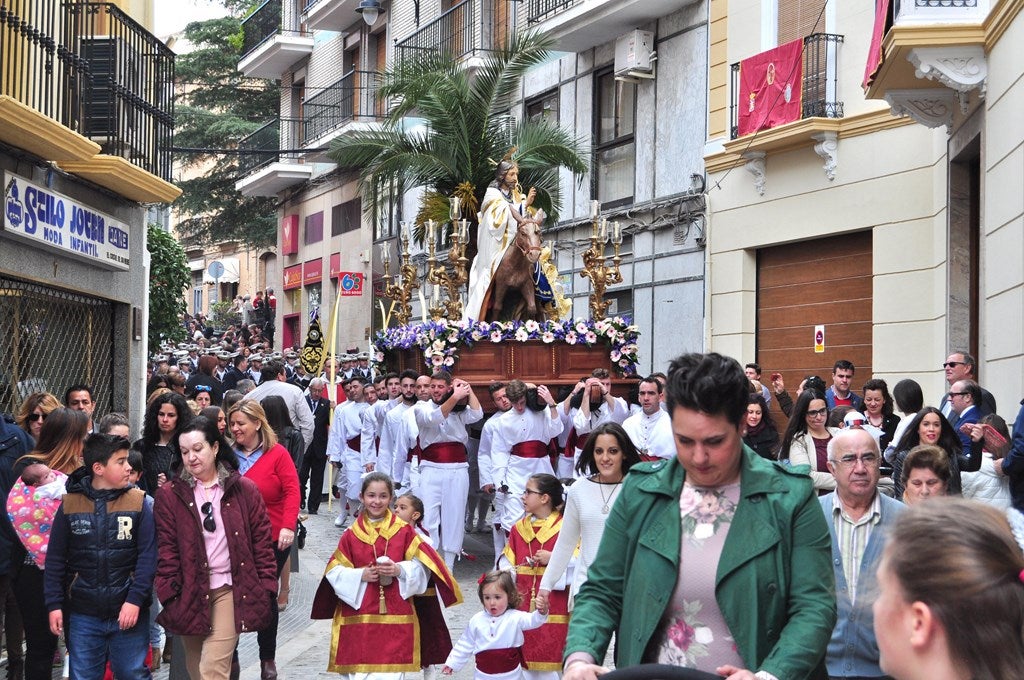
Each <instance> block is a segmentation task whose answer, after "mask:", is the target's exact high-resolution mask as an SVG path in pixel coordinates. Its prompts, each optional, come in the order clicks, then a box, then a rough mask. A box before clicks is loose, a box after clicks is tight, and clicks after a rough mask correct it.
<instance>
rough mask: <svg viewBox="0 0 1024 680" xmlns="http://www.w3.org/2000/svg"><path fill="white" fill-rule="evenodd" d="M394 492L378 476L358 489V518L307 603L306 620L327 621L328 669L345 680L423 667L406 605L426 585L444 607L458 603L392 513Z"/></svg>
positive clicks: (447, 580)
mask: <svg viewBox="0 0 1024 680" xmlns="http://www.w3.org/2000/svg"><path fill="white" fill-rule="evenodd" d="M393 496H394V486H393V485H392V482H391V478H390V477H388V476H387V475H385V474H381V473H379V472H375V473H371V474H369V475H367V476H366V477H365V478H364V479H363V482H362V491H361V493H360V495H359V500H360V501H361V503H362V505H363V512H362V513H361V514H360V515H359V517H358V518H357V519H356V521H355V522H353V523H352V526H350V527H349V528H348V530H346V531H345V533H344V534H342V536H341V540H339V541H338V549H337V550H335V551H334V555H333V556H332V557H331V560H330V561H329V562H328V563H327V569H326V570H325V572H324V577H323V579H322V580H321V582H320V587H319V588H318V589H317V593H316V597H315V598H314V600H313V612H312V618H314V619H326V618H333V619H334V625H333V627H332V629H331V656H330V660H329V663H328V667H327V669H328V670H329V671H332V672H335V673H341V674H343V676H346V677H348V678H356V677H359V678H364V677H367V676H370V675H372V676H373V677H374V678H379V679H381V680H401V679H402V678H403V676H404V674H405V673H406V672H418V671H419V670H420V668H421V667H422V664H421V662H420V660H421V658H422V649H421V646H420V621H419V618H418V617H417V615H416V610H415V608H414V607H413V604H412V601H411V600H412V598H413V596H415V595H418V594H421V593H423V592H424V591H425V590H426V589H427V585H428V583H429V582H430V580H431V578H433V581H434V585H435V587H436V588H437V592H438V594H439V595H440V596H441V599H442V601H443V602H444V603H445V605H446V606H451V605H453V604H457V603H459V602H461V601H462V595H461V593H460V591H459V586H458V584H457V583H456V582H455V579H454V578H452V575H451V573H450V572H449V571H448V569H447V568H446V567H445V564H444V560H442V559H441V558H440V557H439V556H438V554H437V553H436V552H435V551H434V549H433V548H431V547H430V545H429V544H427V543H426V542H424V541H423V539H422V538H420V536H418V535H417V534H416V531H415V529H414V528H413V527H412V526H411V525H409V524H407V523H406V522H404V521H402V520H401V519H400V518H398V517H396V516H395V515H394V514H392V512H391V509H390V507H389V506H390V504H391V499H392V498H393Z"/></svg>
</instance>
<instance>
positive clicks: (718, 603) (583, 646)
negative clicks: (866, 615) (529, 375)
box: [564, 354, 836, 680]
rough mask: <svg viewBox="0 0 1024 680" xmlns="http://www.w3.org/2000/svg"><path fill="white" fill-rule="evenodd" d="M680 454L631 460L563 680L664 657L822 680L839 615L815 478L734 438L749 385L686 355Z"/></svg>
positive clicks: (584, 594) (714, 359)
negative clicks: (612, 650) (610, 652)
mask: <svg viewBox="0 0 1024 680" xmlns="http://www.w3.org/2000/svg"><path fill="white" fill-rule="evenodd" d="M666 392H667V394H668V407H669V413H671V414H672V429H673V432H674V435H675V439H676V452H677V457H676V459H675V460H671V461H659V462H653V463H646V464H642V465H638V466H634V467H633V469H632V470H631V472H630V474H629V476H628V477H627V479H626V483H625V486H624V487H623V489H622V491H621V492H620V497H619V499H618V500H617V501H616V503H615V505H614V507H613V509H612V512H611V515H610V516H609V519H608V522H607V524H606V527H605V533H604V536H603V538H602V540H601V547H600V549H599V551H598V554H597V557H596V559H595V561H594V564H593V565H592V566H591V568H590V574H589V578H588V581H587V583H586V584H585V585H584V586H583V588H581V590H580V592H579V594H578V595H577V598H576V607H575V609H574V611H573V616H572V620H571V622H570V625H569V637H568V640H567V642H566V647H565V675H564V679H565V680H592V679H593V678H594V677H595V676H597V675H600V674H601V673H603V672H604V671H605V669H604V668H602V667H600V666H598V665H596V662H600V661H602V660H603V659H604V655H605V652H606V651H607V648H608V644H609V641H610V639H611V635H612V632H615V633H616V654H615V656H616V665H617V666H619V667H623V666H631V665H635V664H640V663H668V664H673V665H677V666H684V667H688V668H695V669H698V670H702V671H706V672H710V673H715V674H717V675H720V676H722V677H726V678H728V679H729V680H751V679H754V678H756V679H759V680H772V679H773V678H774V679H775V680H802V679H804V678H825V677H827V675H826V673H825V668H824V663H823V659H824V655H825V649H826V647H827V645H828V641H829V637H830V636H831V633H832V628H833V626H834V625H835V621H836V601H835V595H834V588H835V584H834V580H833V575H832V565H831V540H830V538H829V533H828V526H827V525H826V523H825V517H824V516H823V514H822V512H821V507H820V505H819V503H818V501H817V496H816V494H815V492H814V489H813V487H812V484H811V481H810V479H809V477H808V476H807V475H806V474H803V473H802V472H801V471H791V470H788V469H786V468H784V467H782V466H780V465H778V464H777V463H773V462H770V461H767V460H764V459H762V458H760V457H759V456H758V455H757V454H755V453H754V452H753V451H751V450H750V449H748V448H746V447H744V446H743V443H742V419H743V416H744V415H745V412H746V405H747V392H748V381H747V378H746V376H745V375H744V373H743V369H742V368H741V367H740V365H739V364H738V363H737V362H736V361H735V360H733V359H730V358H727V357H723V356H720V355H718V354H706V355H704V354H688V355H684V356H681V357H679V358H677V359H676V360H675V361H673V362H672V366H671V368H670V374H669V379H668V386H667V388H666Z"/></svg>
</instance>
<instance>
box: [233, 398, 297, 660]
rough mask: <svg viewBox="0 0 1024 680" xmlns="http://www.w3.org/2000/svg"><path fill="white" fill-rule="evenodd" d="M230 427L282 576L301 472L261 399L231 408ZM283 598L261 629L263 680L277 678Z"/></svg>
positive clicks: (243, 473)
mask: <svg viewBox="0 0 1024 680" xmlns="http://www.w3.org/2000/svg"><path fill="white" fill-rule="evenodd" d="M228 426H229V428H230V429H231V435H232V436H233V437H234V438H235V446H234V449H235V456H236V457H237V458H238V471H239V472H241V473H242V476H243V477H247V478H248V479H250V480H252V481H253V482H254V483H255V484H256V486H257V488H259V490H260V495H262V496H263V502H264V503H266V505H267V515H268V516H269V517H270V526H271V531H272V534H271V536H272V538H273V540H274V556H275V557H276V558H277V576H278V578H280V577H281V569H282V568H283V567H284V563H285V560H287V559H288V554H289V552H290V551H291V547H292V541H293V540H294V539H295V526H296V522H297V521H298V518H299V475H298V472H296V470H295V463H293V462H292V458H291V456H290V455H289V453H288V449H286V448H285V447H283V446H281V445H280V444H278V443H277V437H276V436H275V435H274V430H273V428H271V427H270V423H268V422H267V416H266V413H264V411H263V407H262V406H260V404H259V402H256V401H252V400H250V399H244V400H242V401H240V402H238V403H237V404H235V405H234V406H232V407H231V411H230V412H229V413H228ZM277 621H278V610H277V600H276V599H275V600H274V606H273V614H272V616H271V620H270V625H269V626H267V627H266V628H265V629H263V630H261V631H260V632H259V633H258V635H257V639H258V641H259V645H260V679H261V680H276V678H277V665H276V664H275V663H274V657H275V653H276V651H277Z"/></svg>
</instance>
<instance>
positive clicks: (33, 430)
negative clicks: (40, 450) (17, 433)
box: [14, 392, 60, 440]
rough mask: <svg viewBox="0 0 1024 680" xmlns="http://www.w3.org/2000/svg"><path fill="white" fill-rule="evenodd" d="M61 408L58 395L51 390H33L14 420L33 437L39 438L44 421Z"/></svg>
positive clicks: (22, 403)
mask: <svg viewBox="0 0 1024 680" xmlns="http://www.w3.org/2000/svg"><path fill="white" fill-rule="evenodd" d="M58 408H60V402H59V401H57V397H55V396H53V395H52V394H50V393H49V392H33V393H32V394H30V395H28V396H27V397H25V401H23V402H21V408H20V409H19V410H18V415H17V416H15V417H14V422H15V423H17V425H18V427H20V428H21V429H22V430H24V431H25V432H27V433H28V434H29V436H31V437H32V439H36V440H38V439H39V431H40V430H42V429H43V422H44V421H45V420H46V417H47V416H48V415H50V414H51V413H53V411H54V410H56V409H58Z"/></svg>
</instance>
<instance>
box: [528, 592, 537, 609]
mask: <svg viewBox="0 0 1024 680" xmlns="http://www.w3.org/2000/svg"><path fill="white" fill-rule="evenodd" d="M536 608H537V587H536V586H530V609H529V611H531V612H532V611H533V610H534V609H536Z"/></svg>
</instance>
